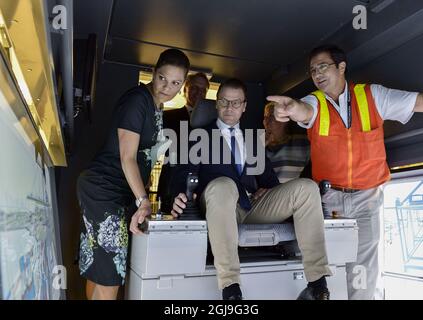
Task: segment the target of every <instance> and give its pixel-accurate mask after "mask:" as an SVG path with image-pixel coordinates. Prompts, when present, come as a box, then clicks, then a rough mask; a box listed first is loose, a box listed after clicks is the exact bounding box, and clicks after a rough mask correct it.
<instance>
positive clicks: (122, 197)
mask: <svg viewBox="0 0 423 320" xmlns="http://www.w3.org/2000/svg"><path fill="white" fill-rule="evenodd" d="M189 67H190V64H189V60H188V58H187V57H186V56H185V54H184V53H183V52H181V51H179V50H176V49H168V50H166V51H164V52H162V53H161V55H160V57H159V59H158V61H157V64H156V67H155V69H154V73H153V80H152V82H151V83H149V84H147V85H143V84H140V85H139V86H138V87H135V88H133V89H130V90H129V91H127V92H126V93H125V94H124V95H123V96H122V97H121V98H120V100H119V102H118V106H117V109H116V110H115V116H114V119H113V124H112V130H111V132H110V136H109V138H108V140H107V142H106V144H105V146H104V147H103V149H102V151H101V152H100V153H99V154H97V156H96V157H95V159H94V160H93V162H92V163H91V164H90V166H89V167H88V169H87V170H85V171H84V172H83V173H82V174H81V175H80V176H79V178H78V185H77V193H78V199H79V204H80V207H81V211H82V219H83V231H82V233H81V241H80V255H79V269H80V273H81V275H82V276H84V277H85V278H86V279H87V296H88V298H89V299H116V296H117V292H118V289H119V286H121V285H123V284H124V281H125V273H126V257H127V251H128V220H129V219H130V226H129V230H131V232H133V233H134V234H140V233H141V231H140V230H139V229H138V224H140V223H142V222H143V221H144V219H145V217H146V216H147V215H149V214H150V213H151V204H150V202H149V200H148V197H147V194H146V191H145V183H146V182H147V181H148V180H149V176H150V172H151V166H152V165H154V164H152V163H151V160H152V155H151V149H152V147H153V146H154V145H155V144H156V143H158V141H157V140H158V136H159V131H160V130H161V129H162V109H163V108H162V106H163V103H164V102H166V101H169V100H171V99H173V98H174V97H175V95H176V94H177V93H178V92H179V90H180V89H181V87H182V85H183V83H184V81H185V78H186V76H187V73H188V70H189ZM153 158H154V156H153ZM134 199H135V203H136V206H137V207H138V209H137V210H136V211H135V213H134V214H133V215H132V217H130V214H131V213H130V209H129V208H130V207H131V205H132V207H133V208H134V210H135V208H136V207H134V206H133V204H134Z"/></svg>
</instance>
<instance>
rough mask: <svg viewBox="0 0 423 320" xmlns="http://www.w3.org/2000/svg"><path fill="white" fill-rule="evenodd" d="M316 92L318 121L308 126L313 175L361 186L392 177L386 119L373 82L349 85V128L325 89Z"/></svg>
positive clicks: (367, 187) (336, 182)
mask: <svg viewBox="0 0 423 320" xmlns="http://www.w3.org/2000/svg"><path fill="white" fill-rule="evenodd" d="M313 94H314V95H315V96H316V97H317V99H318V101H319V103H318V115H317V118H316V121H315V123H314V125H313V127H312V128H310V129H308V137H309V140H310V145H311V161H312V173H313V179H314V180H315V181H316V182H320V181H321V180H329V181H330V182H331V184H332V185H333V186H337V187H343V188H349V189H360V190H364V189H370V188H374V187H377V186H379V185H381V184H383V183H384V182H386V181H387V180H389V178H390V172H389V168H388V165H387V163H386V152H385V144H384V134H383V119H382V118H381V117H380V115H379V113H378V111H377V109H376V105H375V102H374V99H373V96H372V93H371V90H370V85H364V84H357V85H354V84H351V85H350V94H351V118H352V121H351V128H350V129H347V128H346V127H345V125H344V123H343V121H342V119H341V116H340V115H339V114H338V112H337V111H336V109H335V108H334V107H333V106H332V105H331V103H330V102H329V101H328V100H327V99H326V97H325V95H324V93H323V92H322V91H316V92H313Z"/></svg>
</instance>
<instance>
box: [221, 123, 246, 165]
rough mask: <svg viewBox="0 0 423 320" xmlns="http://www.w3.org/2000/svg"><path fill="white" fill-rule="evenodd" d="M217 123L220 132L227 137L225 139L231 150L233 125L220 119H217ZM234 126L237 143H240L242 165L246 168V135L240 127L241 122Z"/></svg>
mask: <svg viewBox="0 0 423 320" xmlns="http://www.w3.org/2000/svg"><path fill="white" fill-rule="evenodd" d="M216 125H217V127H218V128H219V129H220V132H221V133H222V136H223V138H225V141H226V143H227V144H228V146H229V150H231V131H230V130H229V128H231V126H228V125H227V124H226V123H224V122H223V121H222V120H220V119H217V120H216ZM232 128H234V129H235V140H236V143H237V144H238V148H239V153H240V156H241V164H242V167H243V168H244V164H245V157H246V154H245V151H246V150H245V146H244V136H243V135H242V130H241V129H240V128H239V122H238V123H237V124H236V125H234V126H232ZM231 151H232V150H231Z"/></svg>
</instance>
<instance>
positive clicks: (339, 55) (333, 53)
mask: <svg viewBox="0 0 423 320" xmlns="http://www.w3.org/2000/svg"><path fill="white" fill-rule="evenodd" d="M325 52H326V53H329V55H330V57H331V58H332V60H333V62H335V63H336V67H338V66H339V64H340V63H341V62H345V63H347V55H346V54H345V51H344V50H342V49H341V48H339V47H338V46H335V45H332V44H325V45H322V46H319V47H316V48H314V49H313V50H311V52H310V56H309V59H308V62H309V63H310V62H311V59H313V58H314V57H315V56H317V55H319V54H321V53H325Z"/></svg>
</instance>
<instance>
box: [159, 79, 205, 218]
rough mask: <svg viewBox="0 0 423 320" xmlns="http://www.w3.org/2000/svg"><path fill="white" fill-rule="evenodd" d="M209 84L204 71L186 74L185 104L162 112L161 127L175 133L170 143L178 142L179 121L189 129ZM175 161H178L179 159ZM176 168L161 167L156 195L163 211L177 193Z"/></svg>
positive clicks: (167, 210) (170, 204) (169, 207)
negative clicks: (174, 188)
mask: <svg viewBox="0 0 423 320" xmlns="http://www.w3.org/2000/svg"><path fill="white" fill-rule="evenodd" d="M209 86H210V84H209V80H208V79H207V76H206V75H205V74H204V73H202V72H200V73H195V74H190V75H188V77H187V80H186V82H185V86H184V95H185V99H186V101H187V102H186V104H185V106H184V107H182V108H179V109H174V110H168V111H165V112H163V128H164V129H172V130H173V131H174V132H175V133H176V138H177V141H176V142H172V143H177V144H178V141H179V140H180V135H181V134H180V125H181V123H183V122H185V123H183V125H186V126H187V127H188V133H189V131H191V127H190V125H189V121H190V115H191V112H192V111H193V110H194V108H195V107H196V106H197V104H198V102H199V101H201V100H202V99H204V98H205V97H206V94H207V90H208V89H209ZM178 153H179V144H178ZM178 158H179V157H178ZM177 163H180V161H179V159H178V161H177ZM177 170H179V171H181V170H183V168H182V166H178V167H175V166H171V165H169V164H165V165H163V167H162V171H161V173H160V179H159V185H158V190H157V195H158V196H159V197H160V198H161V203H162V208H161V209H162V211H163V212H169V211H170V210H171V208H172V203H173V198H174V197H175V195H176V194H177V193H175V192H174V191H173V185H174V179H177V177H178V176H179V175H178V173H179V172H177Z"/></svg>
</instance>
